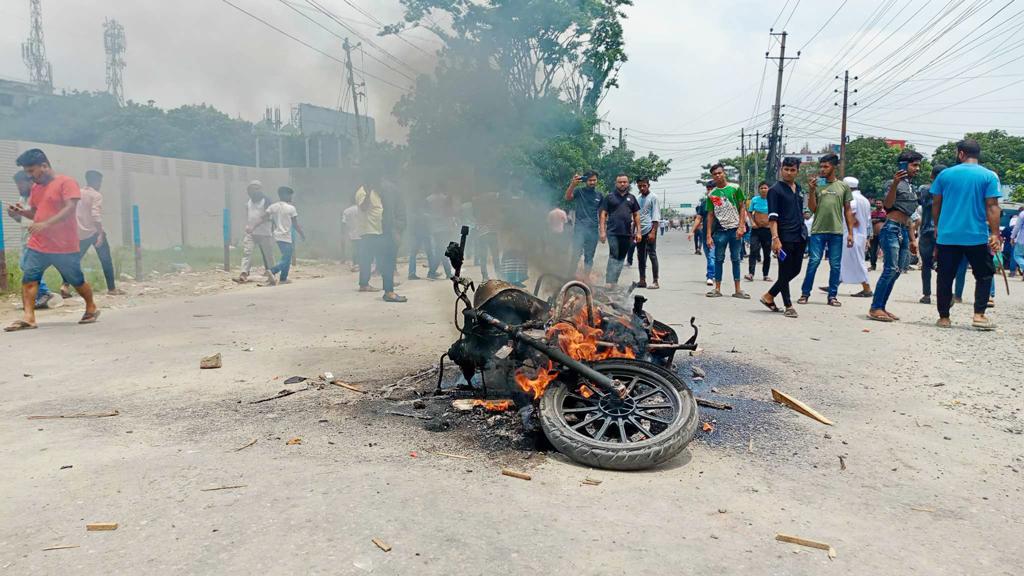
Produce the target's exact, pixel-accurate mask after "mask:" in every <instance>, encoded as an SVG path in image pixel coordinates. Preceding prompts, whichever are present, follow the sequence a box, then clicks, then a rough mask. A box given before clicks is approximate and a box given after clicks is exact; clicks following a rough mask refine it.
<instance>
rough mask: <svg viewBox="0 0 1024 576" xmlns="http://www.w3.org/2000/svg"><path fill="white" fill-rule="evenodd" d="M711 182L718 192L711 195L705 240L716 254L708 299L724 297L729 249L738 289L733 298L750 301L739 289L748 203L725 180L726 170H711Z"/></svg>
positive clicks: (737, 187)
mask: <svg viewBox="0 0 1024 576" xmlns="http://www.w3.org/2000/svg"><path fill="white" fill-rule="evenodd" d="M711 178H712V180H713V181H714V183H715V188H714V189H713V190H711V192H710V193H709V194H708V200H707V208H708V222H707V224H705V225H704V228H705V229H706V230H707V235H706V237H705V240H706V242H705V243H706V245H707V247H708V248H709V249H712V248H713V249H714V250H715V289H714V290H712V291H710V292H708V293H707V297H708V298H720V297H721V296H722V274H723V265H724V264H725V251H726V249H727V248H728V250H729V257H730V259H731V260H732V280H733V284H734V287H735V292H733V295H732V297H733V298H744V299H749V298H750V295H749V294H747V293H746V292H744V291H743V289H742V288H741V287H740V260H741V259H742V252H743V235H744V234H745V233H746V226H747V225H746V222H747V200H746V197H745V196H744V195H743V191H742V190H740V187H739V186H737V185H736V184H730V183H729V182H728V181H727V180H726V178H725V166H723V165H721V164H715V165H714V166H712V167H711Z"/></svg>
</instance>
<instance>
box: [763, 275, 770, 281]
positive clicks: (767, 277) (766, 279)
mask: <svg viewBox="0 0 1024 576" xmlns="http://www.w3.org/2000/svg"><path fill="white" fill-rule="evenodd" d="M764 281H765V282H771V281H772V277H771V276H765V277H764Z"/></svg>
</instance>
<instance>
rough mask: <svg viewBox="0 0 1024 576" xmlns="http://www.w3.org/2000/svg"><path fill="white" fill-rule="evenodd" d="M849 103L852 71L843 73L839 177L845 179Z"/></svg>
mask: <svg viewBox="0 0 1024 576" xmlns="http://www.w3.org/2000/svg"><path fill="white" fill-rule="evenodd" d="M838 78H839V76H836V79H838ZM853 79H854V80H856V79H857V77H856V76H854V77H853ZM836 92H839V90H836ZM853 92H854V93H855V94H856V93H857V90H856V89H854V91H853ZM849 101H850V71H849V70H847V71H846V72H844V73H843V127H842V130H841V132H840V135H839V177H840V178H845V177H846V110H847V108H848V107H849ZM835 104H836V106H838V105H839V103H838V102H836V103H835ZM856 105H857V103H856V102H854V103H853V106H856Z"/></svg>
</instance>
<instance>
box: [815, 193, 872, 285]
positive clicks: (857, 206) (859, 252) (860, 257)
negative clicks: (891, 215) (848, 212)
mask: <svg viewBox="0 0 1024 576" xmlns="http://www.w3.org/2000/svg"><path fill="white" fill-rule="evenodd" d="M843 182H845V183H846V185H847V186H849V187H850V188H851V189H852V190H853V201H852V202H851V203H850V208H851V209H852V211H853V219H854V228H853V246H849V245H847V246H844V247H843V261H842V267H841V268H840V271H839V281H840V282H841V283H843V284H860V286H861V290H860V292H856V293H854V294H851V296H853V297H855V298H869V297H871V296H874V294H873V293H872V292H871V284H870V283H868V266H867V262H865V260H864V249H865V247H866V246H867V243H868V232H869V231H870V230H871V202H869V201H868V199H867V198H865V197H864V194H862V193H861V191H860V181H859V180H857V179H856V178H854V177H852V176H847V177H846V178H843ZM843 234H844V235H846V234H847V231H846V221H845V220H844V221H843ZM818 289H819V290H821V291H822V292H828V287H827V286H825V287H821V286H819V287H818Z"/></svg>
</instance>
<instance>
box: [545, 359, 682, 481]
mask: <svg viewBox="0 0 1024 576" xmlns="http://www.w3.org/2000/svg"><path fill="white" fill-rule="evenodd" d="M591 366H592V367H593V368H594V369H595V370H597V371H598V372H600V373H601V374H604V375H606V376H610V377H612V378H614V379H616V380H618V381H620V382H622V383H623V384H625V385H626V386H627V390H628V393H627V395H626V397H625V398H621V399H620V398H616V397H614V396H613V395H610V394H605V393H604V392H602V391H601V390H600V389H599V388H597V387H596V386H593V385H590V386H587V381H586V380H585V379H583V378H580V379H579V381H578V382H577V383H576V384H573V386H575V389H570V386H569V385H568V384H566V383H565V382H562V381H559V382H555V383H552V385H551V386H550V387H548V389H547V391H546V392H545V393H544V396H542V397H541V400H540V410H539V417H540V422H541V427H542V428H543V430H544V435H545V436H547V438H548V440H549V441H550V442H551V444H552V445H553V446H554V447H555V448H556V449H557V450H558V451H559V452H561V453H562V454H565V455H566V456H568V457H570V458H572V459H573V460H575V461H577V462H580V463H581V464H586V465H587V466H593V467H595V468H604V469H607V470H642V469H644V468H650V467H652V466H656V465H658V464H661V463H662V462H665V461H666V460H668V459H670V458H672V457H673V456H675V455H677V454H679V452H681V451H682V450H683V448H685V447H686V445H687V444H689V443H690V440H692V439H693V435H694V433H695V432H696V431H697V420H698V417H697V416H698V414H697V402H696V401H695V400H694V398H693V393H692V392H691V391H690V389H689V388H688V387H687V386H686V384H685V383H684V382H683V381H682V380H680V379H679V377H678V376H676V375H675V374H674V373H672V372H669V371H668V370H665V369H664V368H661V367H658V366H655V365H653V364H650V363H648V362H639V361H637V360H626V359H616V360H606V361H603V362H596V363H594V364H592V365H591ZM584 388H585V389H584Z"/></svg>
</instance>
